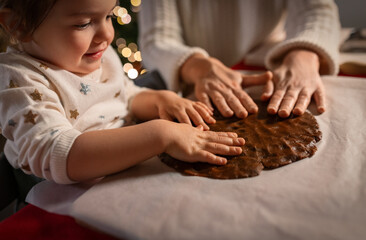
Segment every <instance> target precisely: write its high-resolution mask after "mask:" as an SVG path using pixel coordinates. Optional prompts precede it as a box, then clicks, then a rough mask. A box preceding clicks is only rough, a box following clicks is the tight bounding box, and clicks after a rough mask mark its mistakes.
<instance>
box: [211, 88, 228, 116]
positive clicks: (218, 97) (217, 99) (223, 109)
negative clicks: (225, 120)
mask: <svg viewBox="0 0 366 240" xmlns="http://www.w3.org/2000/svg"><path fill="white" fill-rule="evenodd" d="M209 96H210V98H211V100H212V102H213V103H214V104H215V106H216V107H217V109H218V110H219V112H220V113H221V114H222V115H223V116H224V117H231V116H232V115H233V114H234V112H233V111H232V110H231V109H230V107H229V105H228V104H227V103H226V100H225V98H224V97H223V95H222V94H221V93H220V92H219V91H217V90H212V91H211V92H210V93H209Z"/></svg>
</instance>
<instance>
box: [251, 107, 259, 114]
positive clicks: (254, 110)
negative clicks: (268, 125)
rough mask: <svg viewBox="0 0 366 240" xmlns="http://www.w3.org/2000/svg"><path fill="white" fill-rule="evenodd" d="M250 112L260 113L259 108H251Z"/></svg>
mask: <svg viewBox="0 0 366 240" xmlns="http://www.w3.org/2000/svg"><path fill="white" fill-rule="evenodd" d="M249 112H250V113H256V112H258V108H257V107H252V108H250V110H249Z"/></svg>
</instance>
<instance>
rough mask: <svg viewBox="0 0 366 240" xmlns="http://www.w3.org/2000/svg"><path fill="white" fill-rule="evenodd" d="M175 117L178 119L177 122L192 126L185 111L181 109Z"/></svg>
mask: <svg viewBox="0 0 366 240" xmlns="http://www.w3.org/2000/svg"><path fill="white" fill-rule="evenodd" d="M175 117H176V119H177V120H178V122H180V123H187V124H189V125H191V126H192V123H191V119H190V118H189V116H188V115H187V113H186V112H185V111H181V112H179V113H177V114H175Z"/></svg>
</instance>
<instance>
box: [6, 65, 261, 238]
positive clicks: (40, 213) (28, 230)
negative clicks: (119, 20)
mask: <svg viewBox="0 0 366 240" xmlns="http://www.w3.org/2000/svg"><path fill="white" fill-rule="evenodd" d="M234 69H244V70H255V71H257V70H262V68H258V67H254V66H248V65H245V64H242V63H240V64H238V65H236V66H234ZM19 229H22V230H21V231H19ZM25 235H26V236H27V238H30V239H31V238H38V239H114V238H113V237H111V236H109V235H106V234H103V233H100V232H97V231H95V230H91V229H90V228H86V227H83V226H81V225H80V224H78V223H77V222H76V221H75V219H74V218H72V217H70V216H64V215H60V214H55V213H50V212H47V211H44V210H42V209H40V208H38V207H36V206H34V205H32V204H29V205H27V206H26V207H24V208H23V209H21V210H20V211H18V212H17V213H16V214H14V215H12V216H11V217H9V218H8V219H6V220H4V221H3V222H1V223H0V236H2V237H5V238H9V239H17V238H24V236H25Z"/></svg>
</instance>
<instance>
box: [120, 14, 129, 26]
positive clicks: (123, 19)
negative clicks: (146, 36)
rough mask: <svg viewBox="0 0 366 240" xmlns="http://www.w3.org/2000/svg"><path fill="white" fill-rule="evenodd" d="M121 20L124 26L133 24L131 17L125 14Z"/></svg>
mask: <svg viewBox="0 0 366 240" xmlns="http://www.w3.org/2000/svg"><path fill="white" fill-rule="evenodd" d="M121 20H122V22H123V23H124V24H129V23H130V22H131V15H130V14H125V15H123V16H122V17H121Z"/></svg>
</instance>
